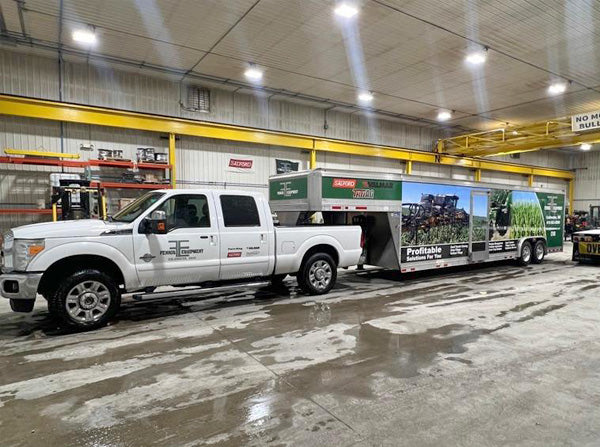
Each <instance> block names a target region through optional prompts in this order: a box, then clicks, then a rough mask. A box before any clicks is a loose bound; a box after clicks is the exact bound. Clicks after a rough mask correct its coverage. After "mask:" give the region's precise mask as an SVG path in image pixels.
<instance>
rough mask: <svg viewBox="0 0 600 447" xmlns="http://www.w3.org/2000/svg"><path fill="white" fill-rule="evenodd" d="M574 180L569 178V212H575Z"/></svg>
mask: <svg viewBox="0 0 600 447" xmlns="http://www.w3.org/2000/svg"><path fill="white" fill-rule="evenodd" d="M574 202H575V180H569V214H573V213H574V212H575V209H574V207H575V204H574Z"/></svg>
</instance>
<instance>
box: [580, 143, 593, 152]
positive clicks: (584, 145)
mask: <svg viewBox="0 0 600 447" xmlns="http://www.w3.org/2000/svg"><path fill="white" fill-rule="evenodd" d="M591 148H592V145H591V144H589V143H581V146H579V149H581V150H582V151H589V150H590V149H591Z"/></svg>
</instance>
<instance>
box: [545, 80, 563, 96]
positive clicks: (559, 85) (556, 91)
mask: <svg viewBox="0 0 600 447" xmlns="http://www.w3.org/2000/svg"><path fill="white" fill-rule="evenodd" d="M566 90H567V83H566V82H555V83H554V84H551V85H550V87H548V93H550V94H551V95H560V94H561V93H564V92H565V91H566Z"/></svg>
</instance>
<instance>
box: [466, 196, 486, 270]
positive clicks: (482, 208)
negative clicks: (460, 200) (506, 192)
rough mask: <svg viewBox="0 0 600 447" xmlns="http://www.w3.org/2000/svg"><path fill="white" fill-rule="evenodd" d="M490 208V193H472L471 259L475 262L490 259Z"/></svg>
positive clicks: (470, 217) (470, 223)
mask: <svg viewBox="0 0 600 447" xmlns="http://www.w3.org/2000/svg"><path fill="white" fill-rule="evenodd" d="M489 206H490V193H489V191H483V190H472V191H471V212H470V213H469V258H470V259H471V261H473V262H477V261H483V260H485V259H487V258H489V257H490V252H489V215H490V210H489Z"/></svg>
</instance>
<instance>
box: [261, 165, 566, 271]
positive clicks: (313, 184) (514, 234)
mask: <svg viewBox="0 0 600 447" xmlns="http://www.w3.org/2000/svg"><path fill="white" fill-rule="evenodd" d="M269 200H270V204H271V209H272V210H273V211H274V212H275V213H277V217H278V219H279V222H280V223H281V224H282V225H291V226H297V225H315V224H318V223H316V222H320V223H324V224H326V225H349V224H352V225H357V224H358V225H361V227H362V228H363V237H364V239H365V243H364V252H363V257H362V258H361V263H364V264H369V265H375V266H380V267H385V268H390V269H398V270H400V271H402V272H409V271H418V270H427V269H434V268H443V267H450V266H456V265H466V264H470V263H477V262H489V261H498V260H504V259H516V260H518V261H519V263H520V264H522V265H526V264H529V263H530V262H533V263H540V262H542V261H543V260H544V257H545V255H546V254H547V253H552V252H557V251H562V249H563V228H564V215H565V193H564V191H559V190H556V191H553V190H548V189H544V190H541V189H537V188H527V187H520V186H519V187H508V186H507V185H495V184H489V183H482V182H470V181H460V180H446V179H439V178H429V177H417V176H411V175H398V174H380V173H369V172H352V171H335V170H326V169H315V170H312V171H303V172H294V173H288V174H279V175H274V176H272V177H271V178H270V179H269Z"/></svg>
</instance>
